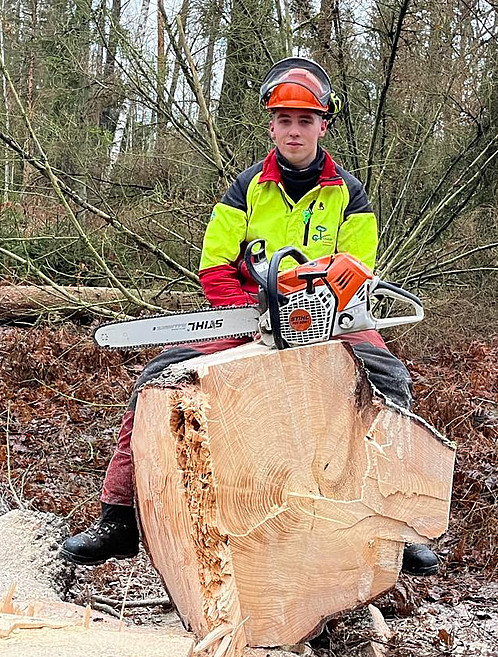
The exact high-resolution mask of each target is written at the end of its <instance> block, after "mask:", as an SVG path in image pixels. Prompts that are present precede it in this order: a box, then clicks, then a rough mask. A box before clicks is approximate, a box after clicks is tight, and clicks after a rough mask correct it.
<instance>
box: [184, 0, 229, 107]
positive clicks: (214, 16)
mask: <svg viewBox="0 0 498 657" xmlns="http://www.w3.org/2000/svg"><path fill="white" fill-rule="evenodd" d="M222 11H223V3H220V0H212V2H211V6H210V16H209V23H208V30H207V31H208V43H207V48H206V60H205V64H204V71H203V75H202V93H203V95H204V98H205V99H206V105H207V106H208V107H210V105H211V84H212V81H213V80H212V76H213V60H214V50H215V46H216V41H217V40H218V39H219V37H220V22H221V15H222ZM183 25H185V23H183Z"/></svg>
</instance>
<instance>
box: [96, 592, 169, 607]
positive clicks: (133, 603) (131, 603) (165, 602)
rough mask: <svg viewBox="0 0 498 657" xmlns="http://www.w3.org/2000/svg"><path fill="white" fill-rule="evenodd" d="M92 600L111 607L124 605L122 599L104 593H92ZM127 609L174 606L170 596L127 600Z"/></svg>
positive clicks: (125, 604)
mask: <svg viewBox="0 0 498 657" xmlns="http://www.w3.org/2000/svg"><path fill="white" fill-rule="evenodd" d="M92 601H95V602H97V603H100V604H103V605H108V606H110V607H119V606H123V601H122V600H114V599H113V598H107V597H105V596H103V595H92ZM124 607H125V608H126V609H135V608H137V607H169V608H171V607H173V603H172V602H171V600H170V599H169V598H144V599H143V600H127V601H125V603H124Z"/></svg>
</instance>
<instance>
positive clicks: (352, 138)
mask: <svg viewBox="0 0 498 657" xmlns="http://www.w3.org/2000/svg"><path fill="white" fill-rule="evenodd" d="M331 9H332V20H333V25H334V36H335V40H336V43H337V63H338V67H339V75H340V78H341V91H342V94H343V96H344V109H343V117H344V124H345V126H346V140H347V143H348V148H349V152H350V157H351V161H352V163H353V167H352V168H353V170H354V171H359V169H360V159H359V154H358V144H357V142H356V135H355V130H354V126H353V121H352V119H351V109H350V97H349V87H348V80H347V74H346V62H345V56H344V40H343V36H342V25H341V16H340V12H339V0H333V3H332V8H331Z"/></svg>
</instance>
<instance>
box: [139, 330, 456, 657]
mask: <svg viewBox="0 0 498 657" xmlns="http://www.w3.org/2000/svg"><path fill="white" fill-rule="evenodd" d="M132 449H133V457H134V463H135V483H136V492H137V499H138V508H139V515H140V520H141V525H142V529H143V535H144V541H145V543H146V547H147V549H148V551H149V554H150V556H151V559H152V562H153V563H154V565H155V567H156V569H157V570H158V572H159V574H160V575H161V577H162V579H163V581H164V584H165V586H166V589H167V591H168V594H169V596H170V598H171V600H172V601H173V602H174V604H175V606H176V608H177V610H178V613H179V614H180V616H181V618H182V620H183V622H184V624H185V626H186V627H188V628H192V629H193V630H194V632H195V633H196V634H197V635H198V636H200V637H205V640H204V641H203V642H202V647H208V648H209V649H210V650H211V653H210V654H216V656H217V657H221V655H238V654H240V652H241V649H242V647H243V646H244V645H246V644H248V645H250V646H253V647H257V646H281V645H285V644H297V643H300V642H301V641H303V639H304V638H306V637H308V636H310V635H313V634H314V633H316V631H317V630H318V629H319V628H321V627H322V626H323V623H324V622H325V621H326V620H327V619H328V618H330V617H332V616H333V615H335V614H338V613H339V612H342V611H345V610H348V609H352V608H355V607H357V606H358V605H361V604H364V603H367V602H369V601H371V600H373V599H375V598H376V597H377V596H378V595H380V594H381V593H383V592H384V591H386V590H388V589H390V588H391V587H392V586H394V584H395V582H396V579H397V577H398V574H399V571H400V567H401V560H402V552H403V545H404V543H405V542H427V540H428V539H431V538H434V537H436V536H439V535H440V534H441V533H443V532H444V531H445V530H446V528H447V523H448V515H449V503H450V494H451V482H452V472H453V462H454V448H453V446H452V444H451V443H449V442H448V441H446V440H445V439H444V438H443V437H442V436H441V435H439V434H438V433H437V432H436V431H435V430H434V429H432V428H431V427H430V426H429V425H428V424H427V423H425V422H424V421H423V420H422V419H421V418H418V417H416V416H414V415H412V414H410V413H408V412H407V411H403V410H401V409H399V408H398V407H396V406H395V405H393V404H391V403H389V402H387V401H385V400H384V401H383V400H382V399H381V397H380V396H377V395H375V394H374V393H372V390H371V388H370V386H369V384H368V382H367V380H366V377H365V374H364V373H363V371H362V369H361V368H360V366H359V365H358V363H357V362H356V360H355V358H354V357H353V355H352V353H351V352H350V350H349V348H347V347H346V346H345V345H344V344H343V343H340V342H329V343H325V344H316V345H311V346H307V347H299V348H294V349H287V350H284V351H275V350H271V349H268V348H267V347H265V346H263V345H262V344H259V343H251V344H247V345H244V346H242V347H237V348H236V349H231V350H228V351H224V352H220V353H217V354H211V355H209V356H200V357H198V358H195V359H192V360H189V361H187V362H185V363H183V364H178V365H174V366H172V367H171V368H170V369H169V370H168V372H167V373H166V374H165V375H164V376H162V377H159V378H158V379H156V380H155V381H153V382H151V383H150V384H149V385H147V386H146V387H144V388H143V389H142V390H141V392H140V393H139V399H138V406H137V412H136V418H135V426H134V431H133V438H132Z"/></svg>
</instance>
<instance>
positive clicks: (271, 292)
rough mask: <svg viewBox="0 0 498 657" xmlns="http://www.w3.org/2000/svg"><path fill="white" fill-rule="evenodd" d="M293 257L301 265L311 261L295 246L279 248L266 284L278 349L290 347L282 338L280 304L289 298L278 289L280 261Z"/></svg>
mask: <svg viewBox="0 0 498 657" xmlns="http://www.w3.org/2000/svg"><path fill="white" fill-rule="evenodd" d="M287 257H291V258H294V260H295V261H296V262H297V263H298V264H299V265H304V264H306V263H307V262H309V260H308V258H307V257H306V256H305V255H304V253H302V251H299V249H296V248H295V247H294V246H284V247H283V248H282V249H278V251H275V253H274V254H273V255H272V257H271V260H270V266H269V268H268V279H267V286H266V288H265V289H266V293H267V296H268V312H269V315H270V325H271V332H272V334H273V340H274V342H275V346H276V347H277V349H285V348H286V347H288V345H287V343H286V342H285V340H284V339H283V338H282V328H281V324H280V310H279V308H280V306H281V305H282V304H285V303H287V301H288V299H287V298H286V297H285V296H284V295H283V294H281V293H280V292H279V291H278V272H279V267H280V263H281V262H282V260H283V259H284V258H287Z"/></svg>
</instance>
